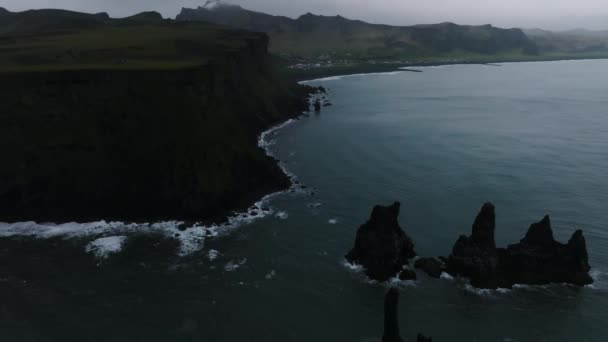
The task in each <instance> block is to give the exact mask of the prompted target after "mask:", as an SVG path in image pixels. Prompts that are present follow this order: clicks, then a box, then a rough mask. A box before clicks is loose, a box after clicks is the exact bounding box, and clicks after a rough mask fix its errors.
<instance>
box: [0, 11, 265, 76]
mask: <svg viewBox="0 0 608 342" xmlns="http://www.w3.org/2000/svg"><path fill="white" fill-rule="evenodd" d="M261 39H264V40H265V39H266V38H265V36H264V35H263V34H259V33H253V32H247V31H242V30H232V29H227V28H222V27H218V26H216V25H212V24H208V23H200V22H198V23H195V22H183V23H177V22H174V21H171V20H163V19H162V17H160V15H159V14H157V13H152V12H151V13H142V14H139V15H136V16H133V17H130V18H124V19H110V18H109V17H107V15H105V14H103V13H102V14H83V13H77V12H69V11H61V10H39V11H27V12H20V13H12V12H8V11H2V12H0V72H26V71H58V70H80V69H87V70H96V69H102V70H106V69H121V70H125V69H126V70H132V69H136V70H139V69H179V68H186V67H195V66H201V65H205V64H207V63H209V62H210V61H212V60H214V59H217V58H223V57H226V56H228V55H230V54H232V53H234V52H236V51H239V50H241V49H243V48H246V47H248V46H251V45H250V44H251V41H259V40H261Z"/></svg>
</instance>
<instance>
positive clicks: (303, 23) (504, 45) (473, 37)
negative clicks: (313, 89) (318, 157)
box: [176, 5, 538, 59]
mask: <svg viewBox="0 0 608 342" xmlns="http://www.w3.org/2000/svg"><path fill="white" fill-rule="evenodd" d="M176 20H179V21H206V22H212V23H216V24H221V25H228V26H232V27H238V28H242V29H247V30H252V31H260V32H265V33H267V34H268V35H269V36H270V38H271V41H270V50H271V52H273V53H276V54H289V55H299V56H307V57H312V56H320V55H323V54H331V55H333V56H341V55H342V56H351V57H353V58H355V59H365V58H374V59H378V58H387V59H390V58H404V57H405V58H416V57H424V56H452V55H453V56H456V55H457V56H466V55H491V54H529V55H532V54H536V53H537V51H538V50H537V47H536V45H535V43H534V42H533V41H531V40H530V39H529V38H528V37H527V36H526V35H525V34H524V32H523V31H522V30H520V29H501V28H496V27H493V26H491V25H483V26H464V25H456V24H452V23H442V24H436V25H416V26H389V25H377V24H369V23H366V22H363V21H359V20H350V19H346V18H343V17H341V16H334V17H328V16H320V15H314V14H311V13H307V14H305V15H302V16H300V17H299V18H297V19H291V18H287V17H282V16H273V15H269V14H266V13H260V12H254V11H250V10H246V9H243V8H242V7H239V6H234V5H219V6H215V7H212V8H202V7H199V8H197V9H188V8H183V9H182V11H181V13H180V14H179V15H178V16H177V18H176Z"/></svg>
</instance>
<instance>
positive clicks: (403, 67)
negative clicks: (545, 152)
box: [292, 56, 608, 84]
mask: <svg viewBox="0 0 608 342" xmlns="http://www.w3.org/2000/svg"><path fill="white" fill-rule="evenodd" d="M595 60H608V56H602V57H595V58H594V57H588V56H585V57H580V58H577V57H563V58H561V57H560V58H545V59H521V60H508V59H506V60H492V61H456V62H420V63H404V64H390V65H382V64H380V65H378V64H357V65H353V66H352V67H348V68H343V69H342V70H336V69H330V68H327V69H330V70H323V69H325V68H317V69H311V70H314V71H313V72H308V73H307V72H303V73H302V74H299V75H295V76H293V75H292V77H293V79H294V80H295V81H296V82H298V83H299V84H307V83H310V82H314V81H318V80H323V79H326V78H330V77H344V76H360V75H373V74H387V73H391V72H420V71H418V70H407V69H409V68H425V67H438V66H447V65H485V66H495V67H500V66H501V65H500V64H511V63H543V62H565V61H595ZM347 69H351V70H352V72H348V71H346V72H344V71H345V70H347ZM323 71H327V72H323ZM313 75H314V76H313Z"/></svg>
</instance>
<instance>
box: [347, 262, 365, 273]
mask: <svg viewBox="0 0 608 342" xmlns="http://www.w3.org/2000/svg"><path fill="white" fill-rule="evenodd" d="M342 265H344V266H346V268H348V269H349V270H351V271H353V272H357V273H359V272H363V270H364V268H363V266H362V265H359V264H355V263H351V262H349V261H348V260H346V259H344V261H343V262H342Z"/></svg>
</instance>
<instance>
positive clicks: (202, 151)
mask: <svg viewBox="0 0 608 342" xmlns="http://www.w3.org/2000/svg"><path fill="white" fill-rule="evenodd" d="M0 21H2V25H0V27H2V29H3V33H0V51H1V53H0V155H1V156H2V167H1V168H0V222H15V221H29V220H35V221H43V222H66V221H67V222H71V221H80V222H91V221H96V220H100V219H106V220H127V221H138V222H150V221H156V220H167V219H188V220H208V219H218V220H219V219H221V218H222V217H224V216H225V215H226V214H229V213H230V212H232V211H233V210H235V209H244V208H247V207H248V206H249V205H251V204H252V203H253V202H255V201H256V200H258V199H259V198H260V197H262V196H263V195H265V194H267V193H269V192H275V191H278V190H281V189H284V188H286V187H288V186H289V185H290V182H289V179H288V177H287V176H285V175H284V173H283V172H282V171H281V168H280V167H279V166H278V165H277V163H276V161H275V160H274V159H272V158H270V157H268V156H266V154H265V152H264V150H263V149H261V148H259V147H258V146H257V143H258V136H259V134H260V133H261V132H262V131H264V130H266V129H268V128H269V127H270V126H272V125H275V124H277V123H280V122H282V121H284V120H287V119H288V118H292V117H294V116H296V115H299V114H300V113H302V111H303V110H306V109H307V108H308V101H307V94H308V92H309V90H310V89H308V88H307V87H305V86H300V85H297V84H296V83H294V82H291V81H288V80H286V79H285V78H284V77H283V75H282V74H280V73H279V72H277V70H276V68H275V66H274V65H273V63H272V58H271V56H270V55H269V54H268V37H267V36H266V35H265V34H263V33H257V32H251V31H245V30H236V29H231V28H227V27H222V26H217V25H213V24H208V23H200V22H197V23H184V22H181V23H179V22H174V21H166V20H161V18H160V15H157V14H155V13H144V14H140V15H137V16H135V17H131V18H126V19H109V18H108V17H107V15H91V14H84V13H75V12H67V11H56V10H44V11H27V12H22V13H7V12H6V11H0ZM8 23H10V24H9V25H7V24H8ZM7 32H9V33H7Z"/></svg>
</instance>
